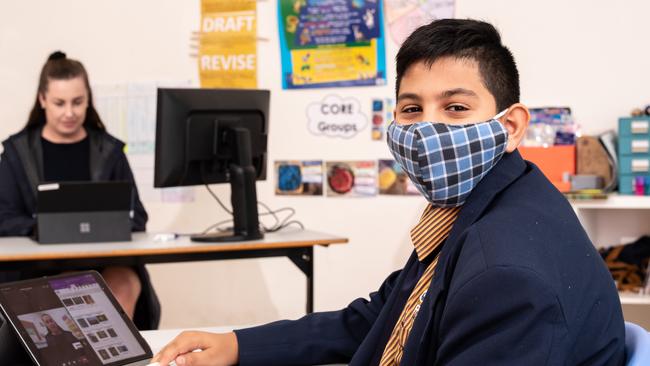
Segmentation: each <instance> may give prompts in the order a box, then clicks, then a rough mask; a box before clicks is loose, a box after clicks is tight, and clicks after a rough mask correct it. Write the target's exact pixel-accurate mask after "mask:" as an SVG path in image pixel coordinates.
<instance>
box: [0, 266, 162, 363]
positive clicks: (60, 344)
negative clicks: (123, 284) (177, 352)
mask: <svg viewBox="0 0 650 366" xmlns="http://www.w3.org/2000/svg"><path fill="white" fill-rule="evenodd" d="M152 356H153V355H152V352H151V348H150V347H149V345H148V344H147V342H146V341H145V340H144V338H142V336H141V335H140V333H139V332H138V330H137V329H136V327H135V325H134V324H133V322H132V321H131V320H130V319H129V318H128V316H127V315H126V313H125V312H124V310H123V309H122V308H121V307H120V305H119V304H118V303H117V300H116V299H115V297H113V294H112V293H111V291H110V289H109V288H108V286H107V285H106V283H105V282H104V280H103V279H102V277H101V275H100V274H99V273H97V272H95V271H85V272H76V273H68V274H64V275H59V276H52V277H42V278H37V279H33V280H25V281H18V282H12V283H4V284H0V364H2V365H3V366H27V365H36V366H140V365H147V364H148V363H149V361H150V359H151V357H152Z"/></svg>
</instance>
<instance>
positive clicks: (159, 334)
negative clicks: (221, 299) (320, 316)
mask: <svg viewBox="0 0 650 366" xmlns="http://www.w3.org/2000/svg"><path fill="white" fill-rule="evenodd" d="M241 328H244V327H241V326H230V327H210V328H197V329H192V330H200V331H205V332H213V333H226V332H230V331H232V330H233V329H241ZM183 330H185V329H164V330H148V331H144V332H141V334H142V336H143V337H144V339H145V340H146V341H147V343H149V347H151V350H152V351H153V353H154V354H156V353H158V352H159V351H160V350H161V349H162V348H163V347H164V346H165V345H166V344H167V343H169V342H171V340H172V339H174V337H176V336H177V335H179V334H180V333H181V332H182V331H183ZM330 366H342V365H330Z"/></svg>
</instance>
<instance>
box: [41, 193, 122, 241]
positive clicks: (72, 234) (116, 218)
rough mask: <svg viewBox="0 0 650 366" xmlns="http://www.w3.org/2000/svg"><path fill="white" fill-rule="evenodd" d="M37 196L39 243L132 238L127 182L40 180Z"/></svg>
mask: <svg viewBox="0 0 650 366" xmlns="http://www.w3.org/2000/svg"><path fill="white" fill-rule="evenodd" d="M36 200H37V204H36V230H35V235H36V240H37V241H38V242H39V243H41V244H55V243H82V242H107V241H129V240H131V220H130V217H131V208H132V202H133V192H132V185H131V183H130V182H65V183H48V184H41V185H39V186H38V191H37V197H36Z"/></svg>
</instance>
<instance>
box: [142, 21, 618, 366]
mask: <svg viewBox="0 0 650 366" xmlns="http://www.w3.org/2000/svg"><path fill="white" fill-rule="evenodd" d="M396 61H397V85H396V92H397V105H396V109H395V121H394V122H393V123H392V124H391V125H390V126H389V128H388V134H387V135H388V146H389V148H390V150H391V153H392V154H393V156H394V157H395V159H396V160H397V161H398V162H399V163H400V165H401V166H402V168H403V169H404V171H405V172H407V174H408V175H409V178H410V179H411V180H412V181H413V183H414V184H415V186H416V187H417V188H418V189H419V191H420V192H421V193H422V195H423V196H424V197H425V198H426V199H427V200H428V201H429V203H430V205H429V206H428V207H427V208H426V209H425V211H424V213H423V214H422V218H421V219H420V222H419V223H418V224H417V225H416V226H415V227H414V228H413V230H412V231H411V239H412V242H413V245H414V247H415V250H414V253H413V254H412V255H411V258H410V259H409V260H408V262H407V263H406V265H405V266H404V268H403V269H402V270H401V271H398V272H395V273H393V274H392V275H390V276H389V277H388V278H387V279H386V281H385V282H384V284H383V285H382V286H381V288H380V289H379V291H377V292H376V293H373V294H371V295H370V300H369V301H367V300H364V299H358V300H355V301H354V302H352V303H351V304H350V305H349V306H348V307H347V308H345V309H343V310H340V311H334V312H323V313H315V314H311V315H307V316H305V317H303V318H302V319H299V320H296V321H281V322H275V323H271V324H268V325H264V326H260V327H255V328H250V329H242V330H238V331H235V332H234V333H229V334H208V333H200V332H186V333H183V334H181V335H180V336H179V337H177V338H176V339H175V340H174V341H172V342H171V343H170V344H169V345H168V346H166V347H165V348H164V349H163V350H162V351H161V353H160V354H158V355H157V356H156V357H155V358H154V360H155V361H160V362H161V364H166V363H167V362H169V361H171V360H174V359H175V360H176V363H177V364H178V365H192V366H195V365H201V366H203V365H233V364H237V363H239V364H240V365H265V366H269V365H284V366H286V365H312V364H327V363H344V362H345V363H349V364H350V365H354V366H361V365H364V366H365V365H380V366H392V365H395V366H397V365H542V364H544V365H569V364H570V365H577V364H588V365H622V364H623V363H624V362H625V351H624V336H625V335H624V324H623V317H622V313H621V307H620V303H619V299H618V294H617V292H616V289H615V287H614V284H613V281H612V279H611V276H610V274H609V272H608V271H607V269H606V268H605V266H604V264H603V262H602V260H601V259H600V257H599V256H598V254H597V253H596V251H595V249H594V247H593V245H592V244H591V242H590V241H589V239H588V238H587V236H586V234H585V233H584V231H583V230H582V228H581V226H580V223H579V222H578V220H577V218H576V217H575V215H574V213H573V210H572V209H571V206H570V205H569V204H568V202H567V201H566V200H565V199H564V197H563V196H562V195H561V194H560V193H559V192H558V191H557V190H555V189H554V188H553V186H552V185H551V184H550V183H549V182H548V180H547V179H546V178H544V176H543V175H542V173H541V172H540V171H539V170H538V169H537V168H536V167H535V166H534V165H532V164H530V163H527V162H525V161H524V160H523V159H522V158H521V156H520V155H519V153H518V152H517V146H518V145H519V143H520V141H521V140H522V138H523V137H524V134H525V131H526V127H527V125H528V120H529V113H528V110H527V108H526V107H525V106H524V105H523V104H521V103H519V76H518V72H517V68H516V65H515V62H514V59H513V57H512V54H511V53H510V51H509V50H508V49H507V48H506V47H504V46H503V45H502V44H501V39H500V36H499V33H498V32H497V31H496V29H494V27H493V26H491V25H490V24H488V23H485V22H480V21H474V20H459V19H445V20H439V21H434V22H433V23H431V24H429V25H426V26H423V27H420V28H418V29H417V30H416V31H415V32H414V33H413V34H412V35H411V36H410V37H409V38H408V39H407V40H406V41H405V42H404V44H403V45H402V47H401V48H400V50H399V52H398V54H397V59H396ZM197 348H199V349H202V350H203V352H198V353H187V352H190V351H192V350H194V349H197Z"/></svg>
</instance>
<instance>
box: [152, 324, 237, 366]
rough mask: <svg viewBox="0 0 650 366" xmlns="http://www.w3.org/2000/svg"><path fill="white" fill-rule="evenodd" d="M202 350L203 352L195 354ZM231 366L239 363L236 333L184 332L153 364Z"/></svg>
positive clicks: (165, 365) (154, 359)
mask: <svg viewBox="0 0 650 366" xmlns="http://www.w3.org/2000/svg"><path fill="white" fill-rule="evenodd" d="M195 350H201V352H193V351H195ZM172 361H175V362H176V365H178V366H230V365H235V364H237V362H239V350H238V344H237V336H236V335H235V333H233V332H230V333H224V334H215V333H207V332H194V331H192V332H183V333H181V334H179V335H178V336H177V337H176V338H174V340H173V341H171V342H170V343H169V344H168V345H166V346H165V347H164V348H163V349H162V350H161V351H160V352H159V353H158V354H157V355H155V356H154V358H153V359H151V362H152V363H154V362H158V363H160V365H161V366H162V365H164V366H167V365H168V364H169V363H170V362H172Z"/></svg>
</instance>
